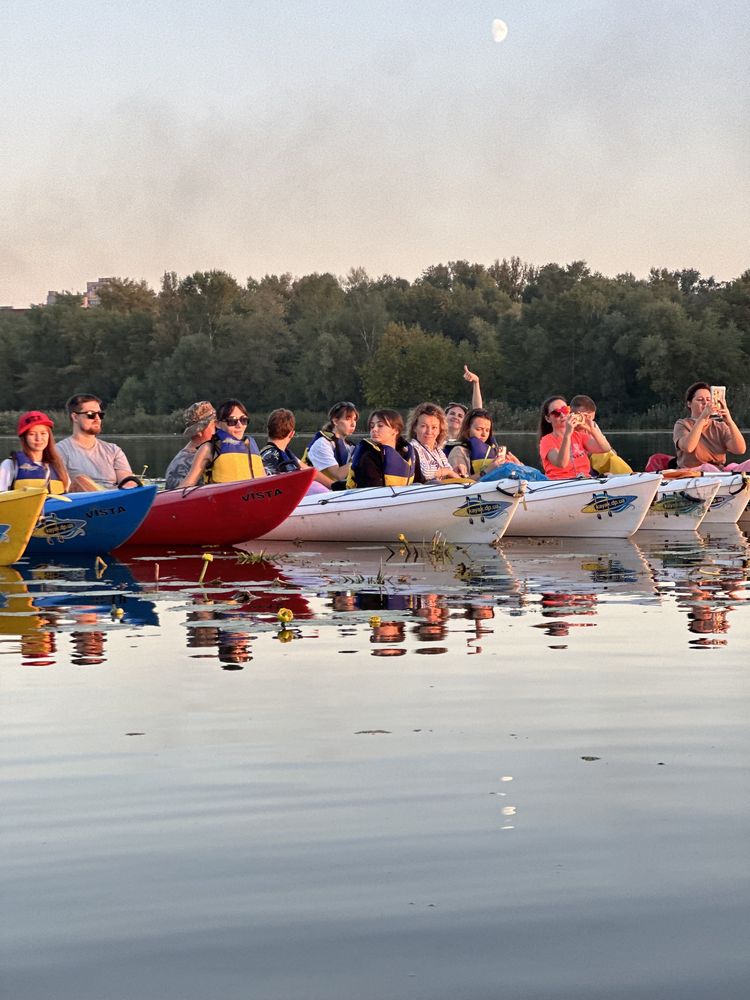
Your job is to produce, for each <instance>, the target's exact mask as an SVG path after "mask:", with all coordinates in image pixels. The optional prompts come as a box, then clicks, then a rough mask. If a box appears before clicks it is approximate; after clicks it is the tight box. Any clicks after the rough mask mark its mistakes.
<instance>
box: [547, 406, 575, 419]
mask: <svg viewBox="0 0 750 1000" xmlns="http://www.w3.org/2000/svg"><path fill="white" fill-rule="evenodd" d="M569 413H570V407H569V406H561V407H560V409H559V410H550V411H549V415H550V416H551V417H567V415H568V414H569Z"/></svg>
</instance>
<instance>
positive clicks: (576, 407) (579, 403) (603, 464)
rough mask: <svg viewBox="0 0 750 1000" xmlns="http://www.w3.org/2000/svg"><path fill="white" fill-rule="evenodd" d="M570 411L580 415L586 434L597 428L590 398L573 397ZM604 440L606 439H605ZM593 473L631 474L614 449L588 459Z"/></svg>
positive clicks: (626, 464)
mask: <svg viewBox="0 0 750 1000" xmlns="http://www.w3.org/2000/svg"><path fill="white" fill-rule="evenodd" d="M570 409H571V410H572V411H573V413H580V415H581V416H582V417H583V423H582V424H581V427H582V429H584V430H586V431H587V432H588V433H591V431H592V430H593V429H594V428H597V429H598V428H599V425H598V424H597V422H596V403H595V402H594V400H593V399H592V398H591V396H583V395H580V396H573V398H572V399H571V401H570ZM605 440H606V438H605ZM589 461H590V462H591V468H592V469H593V470H594V472H597V473H599V474H600V475H601V474H603V473H604V474H610V475H611V474H615V473H617V474H622V473H628V472H632V471H633V470H632V469H631V467H630V466H629V465H628V463H627V462H626V461H625V460H624V459H623V458H620V456H619V455H618V454H617V452H616V451H615V450H614V448H610V450H609V451H606V452H595V453H594V454H592V456H591V458H590V459H589Z"/></svg>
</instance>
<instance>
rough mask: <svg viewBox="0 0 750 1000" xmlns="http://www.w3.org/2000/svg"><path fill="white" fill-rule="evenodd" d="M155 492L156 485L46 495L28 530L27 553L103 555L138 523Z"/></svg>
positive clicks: (133, 529)
mask: <svg viewBox="0 0 750 1000" xmlns="http://www.w3.org/2000/svg"><path fill="white" fill-rule="evenodd" d="M155 496H156V486H134V487H133V488H132V489H129V490H101V491H99V492H96V493H68V494H66V495H65V496H57V497H48V498H47V499H46V500H45V501H44V511H43V512H42V516H41V517H40V518H39V521H38V522H37V526H36V528H34V531H33V532H32V534H31V538H30V539H29V544H28V545H27V547H26V553H25V554H26V555H29V556H36V557H40V556H42V557H49V556H50V555H52V554H53V553H54V554H55V555H63V554H66V553H91V554H93V555H103V554H104V553H105V552H110V551H111V550H112V549H116V548H117V547H118V545H122V544H123V542H125V541H127V539H128V538H130V536H131V535H132V534H133V532H134V531H135V530H136V528H138V527H139V525H140V524H141V521H143V519H144V517H145V516H146V514H148V512H149V509H150V508H151V504H152V503H153V502H154V497H155Z"/></svg>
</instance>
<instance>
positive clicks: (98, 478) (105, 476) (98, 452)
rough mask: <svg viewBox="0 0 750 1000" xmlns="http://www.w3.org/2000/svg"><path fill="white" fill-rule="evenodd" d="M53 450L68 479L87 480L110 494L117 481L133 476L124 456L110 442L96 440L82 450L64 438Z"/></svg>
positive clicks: (74, 441) (73, 439)
mask: <svg viewBox="0 0 750 1000" xmlns="http://www.w3.org/2000/svg"><path fill="white" fill-rule="evenodd" d="M57 450H58V451H59V452H60V455H61V456H62V460H63V462H65V467H66V469H67V470H68V473H69V474H70V478H71V479H75V477H76V476H88V477H89V479H93V480H94V482H95V483H96V484H97V485H98V486H103V487H104V488H105V489H107V490H113V489H114V488H115V487H116V486H117V484H118V483H119V482H120V480H122V479H125V477H126V476H132V475H133V470H132V469H131V468H130V463H129V462H128V460H127V458H126V457H125V452H124V451H123V450H122V448H121V447H120V446H119V445H117V444H114V442H112V441H102V440H101V438H96V440H95V442H94V447H93V448H82V447H81V446H80V445H79V444H77V442H76V440H75V438H73V437H67V438H64V439H63V440H62V441H60V442H59V443H58V445H57Z"/></svg>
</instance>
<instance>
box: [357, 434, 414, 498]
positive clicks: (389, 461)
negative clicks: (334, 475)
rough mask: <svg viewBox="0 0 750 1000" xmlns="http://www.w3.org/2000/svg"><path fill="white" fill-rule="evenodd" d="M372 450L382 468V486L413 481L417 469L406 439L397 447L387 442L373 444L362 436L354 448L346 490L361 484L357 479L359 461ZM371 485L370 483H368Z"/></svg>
mask: <svg viewBox="0 0 750 1000" xmlns="http://www.w3.org/2000/svg"><path fill="white" fill-rule="evenodd" d="M368 450H369V451H371V452H373V453H374V454H375V455H376V456H377V459H378V462H379V464H380V465H381V466H382V469H383V485H384V486H409V485H410V484H411V483H413V482H414V474H415V472H416V470H417V458H416V454H415V452H414V449H413V448H412V446H411V445H410V444H408V443H407V442H406V441H401V443H400V445H399V447H398V448H391V446H390V445H387V444H375V442H374V441H371V440H370V439H369V438H364V439H363V440H362V441H360V442H359V444H358V445H357V447H356V448H355V449H354V454H353V455H352V464H351V469H350V471H349V476H348V478H347V480H346V488H347V489H348V490H351V489H357V488H359V487H360V486H361V485H362V484H361V483H359V482H358V481H357V474H358V472H359V466H360V461H361V459H362V456H363V455H364V454H365V453H366V452H367V451H368ZM368 485H372V484H368Z"/></svg>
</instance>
